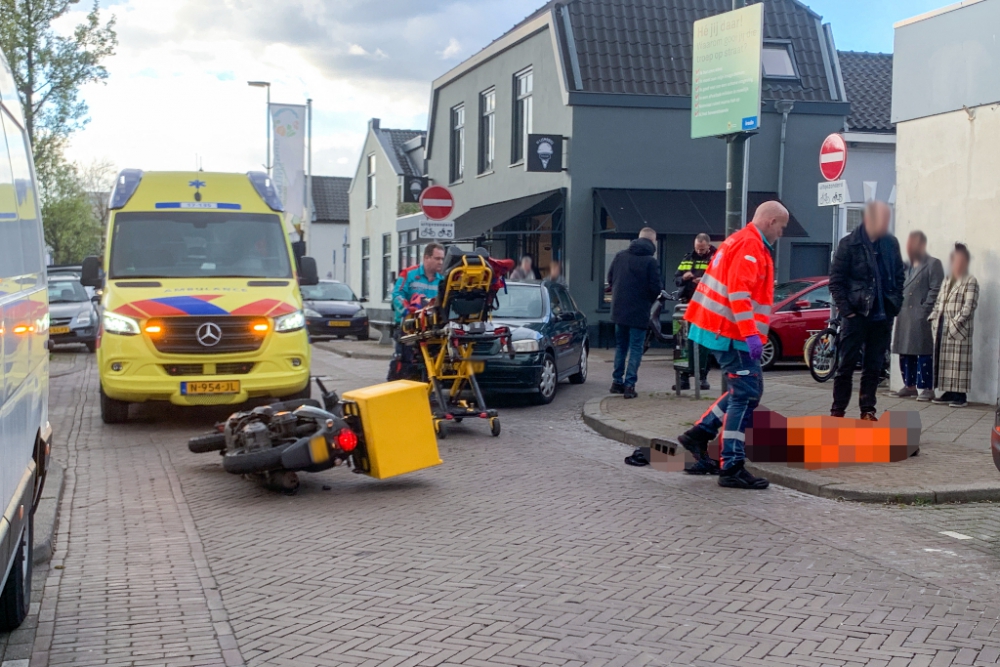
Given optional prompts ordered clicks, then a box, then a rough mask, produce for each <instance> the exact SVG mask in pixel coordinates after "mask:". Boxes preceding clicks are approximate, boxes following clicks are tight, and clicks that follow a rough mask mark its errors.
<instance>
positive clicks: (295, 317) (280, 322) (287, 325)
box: [274, 310, 306, 333]
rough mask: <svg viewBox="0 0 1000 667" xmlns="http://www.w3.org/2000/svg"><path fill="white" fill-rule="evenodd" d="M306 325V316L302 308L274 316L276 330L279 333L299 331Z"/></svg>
mask: <svg viewBox="0 0 1000 667" xmlns="http://www.w3.org/2000/svg"><path fill="white" fill-rule="evenodd" d="M305 325H306V316H305V315H303V314H302V311H301V310H296V311H295V312H294V313H288V314H287V315H282V316H280V317H276V318H274V330H275V331H277V332H278V333H288V332H290V331H298V330H299V329H301V328H302V327H304V326H305Z"/></svg>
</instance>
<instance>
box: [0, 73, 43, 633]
mask: <svg viewBox="0 0 1000 667" xmlns="http://www.w3.org/2000/svg"><path fill="white" fill-rule="evenodd" d="M43 257H44V246H43V236H42V221H41V216H40V214H39V207H38V197H37V195H36V191H35V170H34V167H33V164H32V161H31V148H30V146H29V145H28V135H27V132H25V130H24V116H23V115H22V113H21V104H20V102H19V101H18V97H17V90H16V89H15V88H14V78H13V76H12V75H11V72H10V67H9V65H8V64H7V59H6V58H5V57H4V55H3V54H2V53H0V362H2V363H0V508H2V509H3V517H2V518H0V573H2V574H3V586H2V589H0V591H2V592H0V630H13V629H14V628H16V627H17V626H19V625H20V624H21V622H22V621H23V620H24V617H25V616H26V615H27V614H28V605H29V603H30V596H31V556H32V554H31V540H32V527H33V515H34V512H35V508H36V507H37V506H38V500H39V498H40V497H41V494H42V485H43V484H44V482H45V472H46V470H47V468H48V460H49V448H50V444H51V438H52V429H51V428H50V427H49V425H48V414H49V408H48V402H49V351H48V342H49V306H48V290H47V289H46V280H45V264H44V261H43Z"/></svg>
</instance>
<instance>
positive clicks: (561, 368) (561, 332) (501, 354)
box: [476, 282, 590, 404]
mask: <svg viewBox="0 0 1000 667" xmlns="http://www.w3.org/2000/svg"><path fill="white" fill-rule="evenodd" d="M497 299H498V301H499V304H498V306H497V308H495V309H494V311H493V320H492V325H493V326H507V327H510V329H511V340H512V341H513V347H514V358H513V359H511V357H510V355H509V353H508V352H507V351H506V350H501V349H500V344H499V343H495V344H492V346H491V348H490V349H489V350H486V349H482V350H476V357H477V358H484V357H485V359H486V365H485V368H484V370H483V372H482V373H480V374H479V375H477V376H476V379H477V380H478V381H479V385H480V387H482V389H483V391H486V392H495V393H523V394H531V395H532V398H533V400H534V401H535V402H536V403H541V404H545V403H551V402H552V399H553V398H554V397H555V395H556V385H557V384H558V383H559V382H560V381H562V380H569V381H570V382H571V383H573V384H583V383H584V382H585V381H586V380H587V355H588V354H589V353H590V339H589V336H588V331H587V318H586V316H585V315H584V314H583V313H582V312H580V309H579V308H577V306H576V303H575V302H574V301H573V298H572V297H571V296H570V294H569V290H567V289H566V288H565V287H564V286H563V285H561V284H558V283H549V282H544V283H541V284H539V283H507V289H506V290H501V291H500V293H499V294H498V295H497Z"/></svg>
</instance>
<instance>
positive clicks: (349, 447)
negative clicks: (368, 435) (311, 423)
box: [336, 428, 358, 452]
mask: <svg viewBox="0 0 1000 667" xmlns="http://www.w3.org/2000/svg"><path fill="white" fill-rule="evenodd" d="M336 441H337V446H338V447H340V448H341V449H342V450H344V451H345V452H353V451H354V449H355V448H356V447H357V446H358V436H357V434H356V433H355V432H354V431H352V430H351V429H349V428H342V429H340V433H338V434H337V437H336Z"/></svg>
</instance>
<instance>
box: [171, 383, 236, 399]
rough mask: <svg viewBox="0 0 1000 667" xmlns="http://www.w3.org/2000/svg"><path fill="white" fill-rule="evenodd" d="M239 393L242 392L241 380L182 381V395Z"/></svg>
mask: <svg viewBox="0 0 1000 667" xmlns="http://www.w3.org/2000/svg"><path fill="white" fill-rule="evenodd" d="M238 393H240V381H239V380H226V381H223V382H181V395H182V396H196V395H203V394H238Z"/></svg>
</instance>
